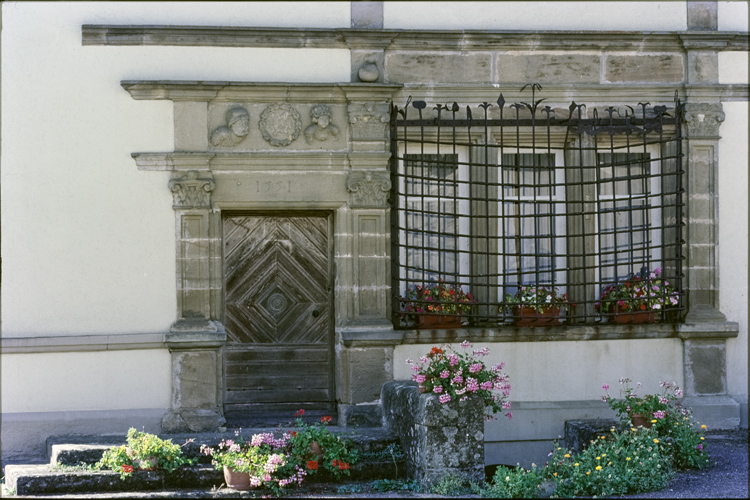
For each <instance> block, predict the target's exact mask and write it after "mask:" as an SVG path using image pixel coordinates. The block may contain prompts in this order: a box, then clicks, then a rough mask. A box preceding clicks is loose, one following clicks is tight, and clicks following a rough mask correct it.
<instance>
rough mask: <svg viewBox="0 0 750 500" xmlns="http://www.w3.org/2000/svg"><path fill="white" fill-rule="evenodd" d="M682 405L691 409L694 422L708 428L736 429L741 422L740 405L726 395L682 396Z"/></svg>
mask: <svg viewBox="0 0 750 500" xmlns="http://www.w3.org/2000/svg"><path fill="white" fill-rule="evenodd" d="M682 405H683V406H684V407H686V408H690V409H691V410H693V413H692V417H693V420H694V421H695V422H698V423H701V424H705V425H707V426H708V428H709V429H737V428H739V427H740V425H741V423H742V416H741V410H742V406H741V405H740V403H738V402H737V401H735V400H734V399H732V398H730V397H728V396H691V397H686V398H684V399H683V400H682ZM745 415H747V413H746V414H745ZM745 418H746V419H747V416H745Z"/></svg>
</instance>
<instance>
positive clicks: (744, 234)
mask: <svg viewBox="0 0 750 500" xmlns="http://www.w3.org/2000/svg"><path fill="white" fill-rule="evenodd" d="M745 72H746V73H747V67H745ZM723 107H724V114H725V115H726V117H725V119H724V122H723V123H722V124H721V128H720V130H719V133H720V134H721V141H719V220H720V222H719V283H720V285H719V287H720V288H719V302H720V306H721V312H723V313H724V314H725V315H726V316H727V320H729V321H736V322H738V323H739V324H740V334H739V336H738V337H737V338H734V339H729V340H727V390H728V392H729V394H730V395H744V396H747V393H748V369H747V360H748V331H747V328H748V291H747V290H748V164H749V163H748V136H749V135H750V131H748V111H750V110H748V103H747V101H745V102H724V103H723Z"/></svg>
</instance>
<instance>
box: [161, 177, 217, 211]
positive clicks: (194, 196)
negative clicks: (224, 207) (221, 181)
mask: <svg viewBox="0 0 750 500" xmlns="http://www.w3.org/2000/svg"><path fill="white" fill-rule="evenodd" d="M215 187H216V184H215V183H214V179H213V176H212V175H211V172H201V176H199V175H198V171H197V170H189V171H188V172H187V173H185V175H183V176H179V174H175V177H173V178H172V179H171V180H170V181H169V189H170V190H171V191H172V195H173V197H174V200H173V203H172V207H174V208H209V207H210V206H211V191H213V190H214V188H215Z"/></svg>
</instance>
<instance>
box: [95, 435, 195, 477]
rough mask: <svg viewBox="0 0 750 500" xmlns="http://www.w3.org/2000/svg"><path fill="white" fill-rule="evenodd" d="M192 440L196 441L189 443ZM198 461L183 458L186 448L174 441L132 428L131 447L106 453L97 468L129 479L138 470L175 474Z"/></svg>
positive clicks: (119, 447) (118, 448) (129, 440)
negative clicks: (173, 472)
mask: <svg viewBox="0 0 750 500" xmlns="http://www.w3.org/2000/svg"><path fill="white" fill-rule="evenodd" d="M191 441H192V439H191V440H189V441H187V442H186V443H185V444H187V443H189V442H191ZM194 462H195V459H189V458H186V457H185V456H183V454H182V447H181V446H180V445H177V444H174V443H172V440H171V439H167V440H163V439H159V437H158V436H156V435H154V434H148V433H146V432H139V431H137V430H135V429H134V428H132V427H131V428H130V429H129V430H128V436H127V444H125V445H122V446H113V447H112V448H110V449H108V450H107V451H105V452H104V454H103V455H102V458H101V460H99V461H98V462H97V463H96V464H95V467H96V468H97V469H99V470H101V469H111V470H113V471H115V472H119V473H120V477H121V478H122V479H125V477H127V476H128V475H129V474H131V473H132V472H133V471H135V470H138V469H151V468H153V469H160V470H165V471H167V472H172V471H174V470H175V469H176V468H178V467H182V466H184V465H192V464H193V463H194Z"/></svg>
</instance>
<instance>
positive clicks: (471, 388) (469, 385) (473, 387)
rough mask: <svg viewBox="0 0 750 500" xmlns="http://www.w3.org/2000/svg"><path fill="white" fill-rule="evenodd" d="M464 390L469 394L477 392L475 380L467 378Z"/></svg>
mask: <svg viewBox="0 0 750 500" xmlns="http://www.w3.org/2000/svg"><path fill="white" fill-rule="evenodd" d="M466 389H467V390H469V391H471V392H477V391H478V390H479V383H478V382H477V379H475V378H471V377H469V378H468V380H467V381H466Z"/></svg>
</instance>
